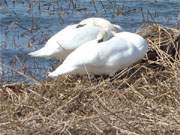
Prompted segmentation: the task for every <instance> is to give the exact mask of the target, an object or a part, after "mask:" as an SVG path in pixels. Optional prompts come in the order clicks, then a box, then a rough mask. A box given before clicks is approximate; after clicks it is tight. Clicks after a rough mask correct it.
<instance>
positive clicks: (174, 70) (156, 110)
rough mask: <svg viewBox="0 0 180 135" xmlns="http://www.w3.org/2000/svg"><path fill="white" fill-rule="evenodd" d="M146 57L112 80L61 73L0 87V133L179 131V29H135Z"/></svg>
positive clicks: (127, 134) (129, 134) (107, 134)
mask: <svg viewBox="0 0 180 135" xmlns="http://www.w3.org/2000/svg"><path fill="white" fill-rule="evenodd" d="M138 33H139V34H140V35H142V36H143V37H145V38H146V39H147V41H148V44H149V52H148V53H147V56H146V57H145V58H144V59H143V60H141V61H139V62H138V63H136V64H134V65H133V66H131V67H129V68H126V69H124V70H122V71H120V72H119V73H117V74H116V75H115V76H114V77H112V78H109V77H108V78H103V77H99V78H96V79H89V78H88V76H81V77H80V76H63V77H60V78H59V79H57V80H55V81H43V82H41V85H40V86H26V85H24V84H20V85H15V86H12V85H11V86H10V85H9V86H8V85H6V86H4V87H2V88H1V90H0V97H1V98H0V112H1V113H0V131H1V133H2V134H22V135H24V134H34V135H35V134H43V135H44V134H47V135H49V134H52V135H54V134H55V135H56V134H65V135H66V134H67V135H68V134H73V135H78V134H81V135H83V134H84V135H95V134H99V135H102V134H103V135H116V134H124V135H138V134H180V117H179V112H180V109H179V107H180V92H179V90H180V89H179V88H180V68H179V43H180V38H179V31H178V30H176V29H173V28H167V27H163V26H161V25H149V26H144V27H142V28H141V31H139V32H138Z"/></svg>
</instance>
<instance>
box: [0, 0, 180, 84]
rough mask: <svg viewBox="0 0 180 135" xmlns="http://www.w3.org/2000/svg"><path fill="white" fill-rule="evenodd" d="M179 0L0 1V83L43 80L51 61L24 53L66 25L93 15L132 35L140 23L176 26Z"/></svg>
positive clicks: (179, 10) (36, 47)
mask: <svg viewBox="0 0 180 135" xmlns="http://www.w3.org/2000/svg"><path fill="white" fill-rule="evenodd" d="M179 7H180V1H179V0H151V1H150V0H96V1H95V0H49V1H48V0H36V1H34V0H15V2H13V1H10V0H6V1H5V0H1V1H0V29H1V32H0V55H1V57H0V62H1V63H3V65H2V64H1V65H2V66H1V68H0V76H1V77H0V81H1V83H2V82H3V83H4V82H17V81H29V80H28V78H27V77H24V76H22V75H19V73H17V72H23V73H24V74H25V75H27V76H31V77H33V78H36V79H38V80H39V79H47V72H48V71H50V70H52V65H54V64H57V63H59V62H57V61H55V60H46V59H35V58H31V57H29V56H27V53H28V52H31V51H33V50H37V49H38V48H41V47H42V46H43V45H44V44H45V42H46V41H47V39H48V38H49V37H51V36H52V35H53V34H55V33H56V32H58V31H59V30H61V29H62V28H64V27H65V26H66V25H68V24H73V23H77V22H79V21H80V20H82V19H84V18H87V17H92V16H97V17H104V18H107V19H108V20H110V21H111V22H113V23H116V24H119V25H121V26H122V27H123V28H124V29H125V30H127V31H132V32H135V31H136V30H137V29H138V27H139V26H141V25H142V24H143V23H144V22H150V21H151V22H157V23H161V24H163V25H168V26H176V24H177V16H178V14H179V13H180V8H179Z"/></svg>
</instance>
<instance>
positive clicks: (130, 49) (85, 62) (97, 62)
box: [49, 32, 148, 77]
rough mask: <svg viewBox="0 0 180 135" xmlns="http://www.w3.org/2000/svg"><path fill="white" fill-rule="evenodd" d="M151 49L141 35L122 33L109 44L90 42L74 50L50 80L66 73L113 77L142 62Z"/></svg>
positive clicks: (52, 74) (109, 41) (51, 75)
mask: <svg viewBox="0 0 180 135" xmlns="http://www.w3.org/2000/svg"><path fill="white" fill-rule="evenodd" d="M147 50H148V46H147V42H146V40H145V39H143V38H142V37H141V36H139V35H137V34H135V33H130V32H121V33H117V34H115V36H114V37H112V38H111V39H109V40H108V41H105V42H101V43H97V42H96V40H93V41H89V42H87V43H85V44H83V45H82V46H80V47H79V48H77V49H76V50H74V51H73V52H72V53H71V54H70V55H69V56H68V57H67V58H66V59H65V60H64V62H63V63H62V65H60V66H59V67H58V68H57V69H56V70H55V71H53V72H51V73H49V77H57V76H59V75H63V74H87V73H89V74H109V75H112V74H114V73H116V72H117V71H119V70H120V69H123V68H125V67H127V66H130V65H131V64H133V63H135V62H137V61H138V60H140V59H142V58H143V57H144V55H145V54H146V52H147Z"/></svg>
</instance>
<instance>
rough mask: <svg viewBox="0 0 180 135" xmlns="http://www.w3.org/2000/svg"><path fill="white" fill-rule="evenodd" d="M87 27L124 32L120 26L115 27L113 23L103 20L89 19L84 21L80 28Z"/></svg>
mask: <svg viewBox="0 0 180 135" xmlns="http://www.w3.org/2000/svg"><path fill="white" fill-rule="evenodd" d="M85 25H88V26H97V27H100V28H102V29H103V30H106V31H109V30H111V31H115V32H119V31H121V30H122V28H121V27H120V26H118V25H114V24H112V23H111V22H109V21H108V20H106V19H103V18H87V19H84V20H82V21H81V22H80V23H79V25H78V27H82V26H85Z"/></svg>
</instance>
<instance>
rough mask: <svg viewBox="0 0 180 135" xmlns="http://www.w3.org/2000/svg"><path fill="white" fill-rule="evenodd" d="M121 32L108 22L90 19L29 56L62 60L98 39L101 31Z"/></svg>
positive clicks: (68, 28)
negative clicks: (88, 42) (83, 45)
mask: <svg viewBox="0 0 180 135" xmlns="http://www.w3.org/2000/svg"><path fill="white" fill-rule="evenodd" d="M120 30H122V29H121V27H120V26H118V25H114V24H111V23H110V22H109V21H108V20H105V19H102V18H88V19H85V20H83V21H81V22H80V23H79V24H74V25H69V26H67V27H65V28H64V29H63V30H61V31H60V32H58V33H57V34H55V35H54V36H53V37H51V38H50V39H49V40H48V41H47V43H46V45H45V46H44V47H43V48H41V49H39V50H37V51H34V52H31V53H29V55H30V56H33V57H51V58H56V59H60V60H61V59H64V58H65V57H66V56H67V55H68V54H69V53H71V52H72V51H73V50H74V49H76V48H78V47H79V46H80V45H82V44H84V43H86V42H87V41H91V40H94V39H96V38H97V36H98V34H99V33H100V32H101V31H107V32H111V31H112V32H118V31H120ZM107 39H108V37H107ZM107 39H104V40H107Z"/></svg>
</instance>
